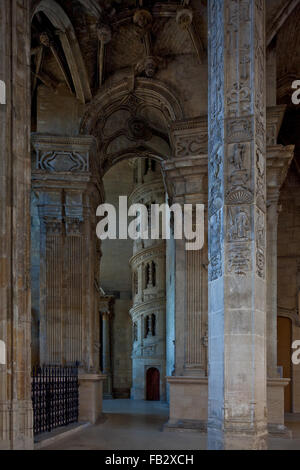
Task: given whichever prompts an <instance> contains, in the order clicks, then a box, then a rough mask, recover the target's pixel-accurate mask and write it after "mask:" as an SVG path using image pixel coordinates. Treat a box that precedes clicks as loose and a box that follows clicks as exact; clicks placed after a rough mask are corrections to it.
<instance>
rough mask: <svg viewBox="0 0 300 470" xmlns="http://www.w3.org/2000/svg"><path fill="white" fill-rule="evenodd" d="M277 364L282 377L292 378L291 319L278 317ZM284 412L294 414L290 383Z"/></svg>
mask: <svg viewBox="0 0 300 470" xmlns="http://www.w3.org/2000/svg"><path fill="white" fill-rule="evenodd" d="M277 338H278V342H277V357H278V359H277V362H278V366H279V367H281V368H282V377H284V378H288V379H289V378H292V364H291V344H292V322H291V320H290V319H289V318H286V317H278V320H277ZM284 411H285V412H286V413H291V412H292V383H291V382H290V383H289V385H288V386H287V387H285V391H284Z"/></svg>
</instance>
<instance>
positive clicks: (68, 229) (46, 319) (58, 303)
mask: <svg viewBox="0 0 300 470" xmlns="http://www.w3.org/2000/svg"><path fill="white" fill-rule="evenodd" d="M32 145H33V148H34V152H33V153H34V169H33V172H32V187H33V191H34V194H35V200H36V206H37V208H38V214H39V221H38V225H39V227H40V273H39V278H38V282H39V321H40V338H39V341H40V363H41V364H49V363H50V364H72V363H74V362H76V361H78V362H79V364H80V368H81V369H83V370H84V371H85V372H98V371H99V348H98V347H97V345H98V346H99V326H98V328H97V322H96V318H95V305H96V302H97V294H96V289H95V279H97V277H98V273H99V263H100V259H99V253H98V255H97V244H98V240H97V237H96V229H95V226H96V208H97V206H98V204H99V203H100V202H101V201H102V200H103V194H102V185H101V179H100V175H99V172H98V168H97V165H96V159H95V144H94V140H93V138H92V137H85V136H81V137H74V138H71V137H70V138H69V137H51V136H41V135H33V136H32ZM97 256H98V257H97Z"/></svg>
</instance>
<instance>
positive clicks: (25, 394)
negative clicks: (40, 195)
mask: <svg viewBox="0 0 300 470" xmlns="http://www.w3.org/2000/svg"><path fill="white" fill-rule="evenodd" d="M29 12H30V1H29V0H22V1H20V0H18V1H17V0H2V1H1V6H0V80H1V81H3V82H4V86H5V91H6V93H5V100H3V101H4V102H3V103H2V99H1V104H0V147H1V158H0V218H1V222H0V227H1V228H0V305H1V309H0V340H1V341H2V343H1V344H2V347H3V348H4V349H5V351H4V352H5V354H4V356H5V357H4V361H1V364H0V449H2V450H4V449H31V448H32V447H33V433H32V403H31V357H30V343H31V332H30V329H31V310H30V275H29V266H30V265H29V252H30V209H29V208H30V18H29ZM3 362H4V363H3Z"/></svg>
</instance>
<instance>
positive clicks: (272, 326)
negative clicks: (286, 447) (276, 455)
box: [267, 133, 294, 434]
mask: <svg viewBox="0 0 300 470" xmlns="http://www.w3.org/2000/svg"><path fill="white" fill-rule="evenodd" d="M272 140H274V141H273V142H272V141H271V139H270V140H269V139H268V144H269V145H268V148H267V374H268V395H267V396H268V429H269V432H271V433H273V434H278V433H280V434H286V433H288V430H287V428H286V427H285V425H284V389H285V387H286V386H287V385H288V383H289V379H282V378H279V376H278V372H277V233H278V211H279V207H278V202H279V196H280V188H281V186H282V184H283V182H284V180H285V178H286V175H287V172H288V169H289V166H290V164H291V161H292V159H293V156H294V146H288V147H283V146H282V145H276V141H277V133H275V134H274V139H272Z"/></svg>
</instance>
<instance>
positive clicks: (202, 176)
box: [163, 118, 208, 430]
mask: <svg viewBox="0 0 300 470" xmlns="http://www.w3.org/2000/svg"><path fill="white" fill-rule="evenodd" d="M170 137H171V142H172V147H173V152H174V153H173V157H172V158H171V159H170V160H168V161H166V162H164V164H163V169H164V172H165V179H166V184H167V187H168V194H169V196H170V198H171V201H169V204H170V203H180V204H181V205H182V209H183V204H203V205H204V206H205V208H206V209H207V119H206V118H199V119H192V120H186V121H182V122H176V123H174V124H173V125H172V127H171V129H170ZM173 242H174V253H170V254H169V255H168V256H169V259H167V265H168V264H170V258H172V257H173V256H175V263H174V272H173V275H174V285H173V291H174V292H175V298H174V311H175V318H174V320H173V322H174V324H175V332H174V342H175V358H174V372H173V375H172V376H171V377H170V376H169V377H168V378H167V380H168V384H169V389H170V419H169V422H168V424H167V425H166V429H170V428H172V429H174V428H186V429H195V428H197V429H200V430H203V429H204V428H205V427H206V420H207V373H206V372H207V341H206V339H207V299H208V295H207V210H205V244H204V247H203V248H202V249H201V250H198V251H186V250H185V240H184V239H183V240H174V241H173ZM167 253H169V250H167ZM168 277H170V279H171V278H172V274H171V275H170V276H167V281H169V279H168ZM168 315H169V313H168ZM167 325H170V326H172V322H171V320H170V321H168V319H167ZM167 328H168V326H167ZM169 335H170V332H169V331H168V332H167V336H168V337H169ZM169 362H170V358H169V357H168V355H167V363H169ZM186 397H188V400H189V406H188V407H187V406H186V405H185V404H186Z"/></svg>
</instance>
